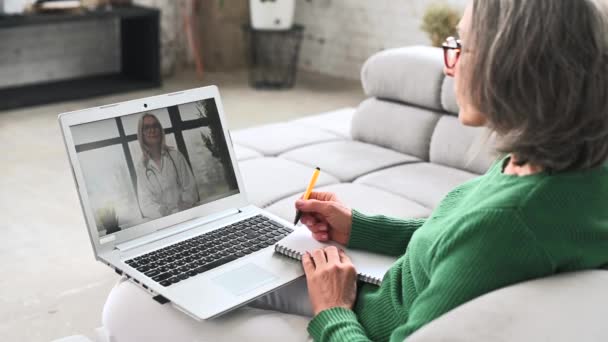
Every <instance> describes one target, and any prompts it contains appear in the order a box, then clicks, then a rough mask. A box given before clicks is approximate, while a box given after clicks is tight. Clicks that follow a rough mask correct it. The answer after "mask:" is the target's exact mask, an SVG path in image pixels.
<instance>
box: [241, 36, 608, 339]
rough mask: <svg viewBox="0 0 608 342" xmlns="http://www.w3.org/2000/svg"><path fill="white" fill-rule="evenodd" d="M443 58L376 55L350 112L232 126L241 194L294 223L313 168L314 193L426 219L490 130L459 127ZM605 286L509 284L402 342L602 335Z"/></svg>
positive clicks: (484, 149) (478, 155) (591, 282)
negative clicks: (359, 100)
mask: <svg viewBox="0 0 608 342" xmlns="http://www.w3.org/2000/svg"><path fill="white" fill-rule="evenodd" d="M442 56H443V55H442V52H441V50H440V49H436V48H431V47H407V48H401V49H391V50H386V51H383V52H380V53H378V54H376V55H374V56H372V57H371V58H370V59H369V60H368V61H367V62H366V63H365V65H364V66H363V68H362V71H361V80H362V85H363V89H364V90H365V94H366V95H367V96H368V98H367V99H366V100H365V101H363V102H362V103H361V104H360V105H359V106H358V107H357V108H343V109H339V110H335V111H332V112H329V113H323V114H319V115H315V116H311V117H306V118H304V119H298V120H294V121H289V122H283V123H277V124H270V125H265V126H260V127H253V128H249V129H245V130H240V131H236V132H233V133H232V138H233V142H234V147H235V150H236V154H237V156H238V159H239V167H240V170H241V173H242V176H243V180H244V182H245V186H246V189H247V193H248V196H249V198H250V200H251V201H252V202H253V203H255V204H256V205H258V206H260V207H263V208H266V209H267V210H269V211H270V212H272V213H274V214H276V215H278V216H281V217H283V218H285V219H287V220H292V219H293V217H294V202H295V200H296V199H297V198H298V197H299V196H301V194H302V192H303V191H304V190H305V187H306V184H307V182H308V179H309V177H310V174H311V173H312V170H313V168H314V167H315V166H318V167H320V168H321V170H322V173H321V176H320V177H319V180H318V183H317V184H318V185H317V187H316V190H317V191H332V192H335V193H336V194H337V195H338V197H339V198H340V199H341V200H342V201H343V202H345V203H346V204H347V205H349V206H351V207H353V208H356V209H358V210H360V211H362V212H365V213H367V214H385V215H390V216H394V217H403V218H408V217H425V216H428V215H429V214H430V213H431V211H432V210H433V208H434V207H436V206H437V204H438V203H439V202H440V201H441V200H442V198H443V197H444V196H445V195H446V194H447V193H448V192H449V191H450V190H451V189H453V188H454V187H456V186H457V185H459V184H461V183H463V182H465V181H467V180H469V179H471V178H474V177H476V176H478V175H480V174H483V173H484V172H485V171H486V170H487V169H488V167H489V166H490V165H491V164H492V163H493V162H494V161H495V160H496V158H497V156H496V155H495V153H493V142H494V140H493V139H492V135H490V134H489V133H488V132H487V131H486V130H485V129H480V128H471V127H465V126H462V125H461V124H460V123H459V121H458V118H457V115H458V114H457V113H458V105H457V103H456V100H455V96H454V92H453V80H452V79H451V78H447V77H445V76H444V74H443V60H442ZM269 170H271V172H270V173H269V172H268V171H269ZM268 174H270V175H271V178H270V179H269V178H268ZM607 253H608V250H607ZM607 289H608V271H606V270H592V271H583V272H577V273H572V274H563V275H557V276H553V277H549V278H545V279H538V280H532V281H528V282H525V283H522V284H516V285H512V286H509V287H506V288H503V289H499V290H496V291H494V292H491V293H488V294H486V295H484V296H481V297H479V298H477V299H475V300H473V301H470V302H468V303H465V304H464V305H462V306H460V307H458V308H456V309H454V310H452V311H451V312H448V313H446V314H445V315H443V316H442V317H440V318H438V319H436V320H435V321H433V322H431V323H430V324H428V325H426V326H425V327H423V328H422V329H420V330H419V331H417V332H416V333H415V334H413V335H412V336H411V337H410V338H408V339H407V341H408V342H409V341H412V342H427V341H433V342H435V341H468V342H475V341H552V342H556V341H573V340H579V341H608V328H606V327H605V318H606V317H608V291H607Z"/></svg>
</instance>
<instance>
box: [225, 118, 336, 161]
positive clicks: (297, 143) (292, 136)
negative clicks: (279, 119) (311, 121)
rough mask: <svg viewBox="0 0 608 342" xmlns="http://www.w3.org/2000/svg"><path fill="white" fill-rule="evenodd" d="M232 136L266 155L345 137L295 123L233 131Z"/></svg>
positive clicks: (239, 142)
mask: <svg viewBox="0 0 608 342" xmlns="http://www.w3.org/2000/svg"><path fill="white" fill-rule="evenodd" d="M232 138H233V139H234V142H235V143H236V144H238V145H241V146H244V147H248V148H251V149H254V150H256V151H258V152H260V153H262V154H264V155H266V156H276V155H278V154H280V153H283V152H285V151H289V150H291V149H294V148H297V147H301V146H306V145H309V144H313V143H319V142H325V141H332V140H342V139H344V138H343V137H340V136H338V135H336V134H333V133H330V132H328V131H325V130H322V129H319V128H314V127H309V126H303V125H298V124H294V123H277V124H270V125H264V126H258V127H253V128H247V129H243V130H239V131H235V132H233V133H232Z"/></svg>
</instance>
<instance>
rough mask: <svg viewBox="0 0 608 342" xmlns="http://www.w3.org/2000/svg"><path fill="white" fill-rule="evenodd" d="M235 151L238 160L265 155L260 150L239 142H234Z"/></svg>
mask: <svg viewBox="0 0 608 342" xmlns="http://www.w3.org/2000/svg"><path fill="white" fill-rule="evenodd" d="M234 153H236V159H237V160H238V161H241V160H247V159H253V158H260V157H263V154H261V153H260V152H258V151H255V150H252V149H250V148H247V147H243V146H241V145H237V144H234Z"/></svg>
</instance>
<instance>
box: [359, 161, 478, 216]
mask: <svg viewBox="0 0 608 342" xmlns="http://www.w3.org/2000/svg"><path fill="white" fill-rule="evenodd" d="M474 177H476V175H475V174H472V173H469V172H465V171H460V170H456V169H453V168H449V167H445V166H441V165H435V164H429V163H414V164H406V165H402V166H396V167H391V168H389V169H386V170H382V171H378V172H373V173H371V174H369V175H365V176H363V177H361V178H359V179H357V180H356V181H355V183H358V184H365V185H369V186H373V187H376V188H379V189H383V190H386V191H388V192H392V193H394V194H397V195H400V196H403V197H405V198H407V199H409V200H412V201H414V202H416V203H419V204H421V205H423V206H425V207H426V208H429V209H433V208H435V207H436V206H437V205H438V204H439V202H441V200H443V198H444V197H445V195H447V194H448V192H450V191H451V190H453V189H454V188H455V187H456V186H458V185H460V184H462V183H464V182H466V181H468V180H470V179H472V178H474Z"/></svg>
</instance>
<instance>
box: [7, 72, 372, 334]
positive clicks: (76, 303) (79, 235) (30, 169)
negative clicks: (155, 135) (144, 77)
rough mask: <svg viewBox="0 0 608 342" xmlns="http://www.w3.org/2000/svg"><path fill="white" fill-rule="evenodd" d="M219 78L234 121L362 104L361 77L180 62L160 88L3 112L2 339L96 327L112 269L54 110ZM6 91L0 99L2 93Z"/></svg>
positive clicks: (244, 122)
mask: <svg viewBox="0 0 608 342" xmlns="http://www.w3.org/2000/svg"><path fill="white" fill-rule="evenodd" d="M209 84H216V85H218V86H219V87H220V91H221V93H222V97H223V102H224V107H225V110H226V113H227V117H228V122H229V125H230V127H231V128H232V129H238V128H243V127H249V126H253V125H259V124H263V123H268V122H276V121H284V120H288V119H292V118H296V117H301V116H306V115H310V114H315V113H318V112H322V111H327V110H332V109H336V108H340V107H344V106H356V105H357V104H358V103H359V102H360V101H361V100H362V99H363V93H362V91H361V87H360V85H359V84H358V83H357V82H352V81H344V80H337V79H330V78H327V77H324V76H319V75H313V74H301V75H300V79H299V82H298V85H297V86H296V88H295V89H293V90H289V91H278V92H276V91H254V90H252V89H250V88H249V87H248V85H247V79H246V74H245V73H242V72H238V73H210V74H207V75H206V77H205V79H204V80H202V81H201V80H197V79H196V78H195V77H194V76H193V73H191V72H182V73H180V74H179V75H178V76H175V77H172V78H170V79H167V80H166V81H165V83H164V86H163V88H162V89H155V90H152V91H142V92H132V93H128V94H122V95H119V96H111V97H100V98H94V99H88V100H83V101H72V102H65V103H60V104H53V105H47V106H39V107H31V108H26V109H19V110H11V111H4V112H0V146H3V148H4V151H5V152H4V153H3V154H4V158H5V161H8V163H7V164H5V165H4V166H3V167H1V168H0V189H2V190H1V192H0V260H1V262H0V274H1V275H2V276H1V277H0V340H2V341H49V340H52V339H55V338H58V337H62V336H66V335H71V334H84V335H87V336H89V337H92V336H93V331H94V328H95V327H98V326H99V325H100V314H101V310H102V307H103V303H104V299H105V297H106V295H107V293H108V291H109V290H110V288H111V287H112V285H113V284H114V282H115V281H116V280H117V276H116V274H114V273H113V272H112V271H110V270H109V269H108V268H107V267H105V266H102V265H101V264H99V263H97V262H95V261H94V259H93V255H92V250H91V247H90V245H89V240H88V236H87V234H86V231H85V228H84V221H83V219H82V215H81V211H80V207H79V205H78V199H77V194H76V192H75V189H74V184H73V182H72V179H71V176H70V171H69V167H68V162H67V159H66V155H65V151H64V147H63V142H62V140H61V135H60V132H59V128H58V125H57V121H56V117H57V114H59V113H61V112H65V111H71V110H76V109H82V108H86V107H92V106H98V105H101V104H108V103H114V102H119V101H123V100H127V99H132V98H137V97H144V96H149V95H153V94H159V93H165V92H172V91H177V90H181V89H187V88H193V87H199V86H203V85H209ZM0 101H1V100H0Z"/></svg>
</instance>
